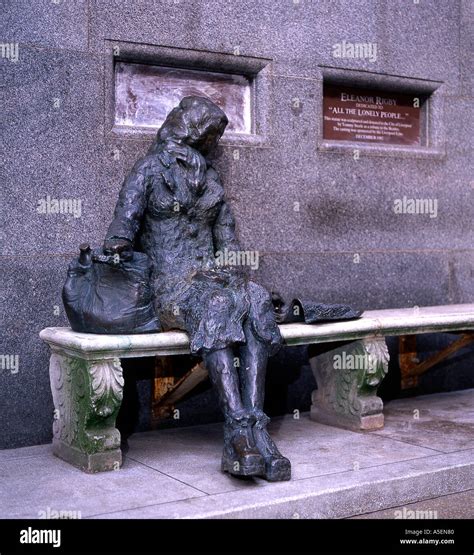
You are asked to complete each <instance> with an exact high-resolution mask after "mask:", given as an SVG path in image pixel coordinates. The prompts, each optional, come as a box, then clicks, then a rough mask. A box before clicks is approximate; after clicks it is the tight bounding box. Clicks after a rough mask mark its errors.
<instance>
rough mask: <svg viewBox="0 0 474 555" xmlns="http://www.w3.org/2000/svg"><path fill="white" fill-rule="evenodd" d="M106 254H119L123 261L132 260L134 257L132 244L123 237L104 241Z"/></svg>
mask: <svg viewBox="0 0 474 555" xmlns="http://www.w3.org/2000/svg"><path fill="white" fill-rule="evenodd" d="M103 250H104V254H107V255H109V256H111V255H112V256H113V255H116V254H118V255H119V257H120V258H121V259H122V260H130V259H131V258H132V257H133V249H132V242H131V241H130V240H129V239H124V238H122V237H112V238H111V239H106V240H105V241H104V247H103Z"/></svg>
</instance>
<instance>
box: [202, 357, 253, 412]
mask: <svg viewBox="0 0 474 555" xmlns="http://www.w3.org/2000/svg"><path fill="white" fill-rule="evenodd" d="M203 358H204V364H205V366H206V368H207V371H208V372H209V377H210V379H211V382H212V385H213V387H214V388H215V390H216V391H217V395H218V397H219V403H220V405H221V408H222V411H223V413H224V415H227V414H229V413H238V412H242V411H243V410H244V406H243V404H242V399H241V396H240V387H239V378H238V374H237V369H236V368H235V367H234V353H233V351H232V349H230V348H227V349H219V350H218V351H213V352H211V353H207V354H205V355H204V357H203Z"/></svg>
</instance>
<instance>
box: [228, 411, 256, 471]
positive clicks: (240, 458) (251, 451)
mask: <svg viewBox="0 0 474 555" xmlns="http://www.w3.org/2000/svg"><path fill="white" fill-rule="evenodd" d="M253 424H255V417H254V416H253V415H252V414H247V413H245V412H240V413H233V414H226V416H225V425H224V453H223V454H222V471H223V472H228V473H229V474H233V475H235V476H261V475H262V474H263V473H265V461H264V460H263V457H262V455H261V454H260V452H259V451H258V450H257V448H256V446H255V442H254V438H253V433H252V426H253Z"/></svg>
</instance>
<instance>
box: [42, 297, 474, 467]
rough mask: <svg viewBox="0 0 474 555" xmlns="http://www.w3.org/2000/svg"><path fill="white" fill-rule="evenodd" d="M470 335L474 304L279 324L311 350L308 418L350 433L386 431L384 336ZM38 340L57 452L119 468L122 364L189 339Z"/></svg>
mask: <svg viewBox="0 0 474 555" xmlns="http://www.w3.org/2000/svg"><path fill="white" fill-rule="evenodd" d="M473 329H474V304H465V305H450V306H438V307H423V308H418V307H414V308H406V309H394V310H377V311H367V312H365V313H364V314H363V316H362V317H361V318H360V319H357V320H348V321H339V322H332V323H324V324H311V325H310V324H300V323H293V324H282V325H281V326H280V330H281V333H282V336H283V338H284V341H285V343H286V345H289V346H295V345H310V347H309V355H310V363H311V367H312V370H313V373H314V376H315V379H316V382H317V385H318V389H317V390H315V391H314V392H313V396H312V407H311V418H312V419H313V420H316V421H318V422H322V423H325V424H329V425H334V426H340V427H344V428H349V429H353V430H374V429H379V428H381V427H383V412H382V411H383V404H382V400H381V399H380V398H379V397H378V396H377V387H378V386H379V384H380V382H381V381H382V379H383V378H384V376H385V374H386V373H387V371H388V361H389V354H388V350H387V345H386V343H385V337H387V336H397V335H398V336H400V335H409V334H420V333H430V332H458V331H461V330H473ZM40 337H41V339H42V340H43V341H45V342H46V343H47V344H48V345H49V346H50V348H51V360H50V380H51V389H52V393H53V400H54V407H55V411H54V424H53V452H54V454H55V455H57V456H58V457H60V458H62V459H64V460H66V461H68V462H70V463H71V464H74V465H75V466H78V467H79V468H81V469H82V470H84V471H86V472H100V471H103V470H113V469H118V468H120V465H121V462H122V454H121V451H120V433H119V431H118V430H117V429H116V427H115V419H116V417H117V413H118V411H119V408H120V404H121V401H122V395H123V383H124V382H123V374H122V368H121V364H120V359H121V358H135V357H148V356H154V355H158V356H172V355H179V354H186V353H189V342H188V336H187V334H186V333H184V332H179V331H172V332H162V333H155V334H146V335H95V334H85V333H77V332H74V331H72V330H71V329H69V328H46V329H44V330H43V331H41V333H40ZM331 344H332V345H331Z"/></svg>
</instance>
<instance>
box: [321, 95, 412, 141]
mask: <svg viewBox="0 0 474 555" xmlns="http://www.w3.org/2000/svg"><path fill="white" fill-rule="evenodd" d="M323 98H324V101H323V114H324V115H323V117H324V122H323V123H324V125H323V138H324V139H329V140H336V141H355V142H366V143H379V144H391V145H412V146H416V145H420V112H421V105H422V103H423V100H422V99H421V97H416V96H415V95H413V94H399V93H389V92H385V91H373V90H369V89H358V88H351V87H345V86H342V85H341V86H337V85H326V86H325V87H324V92H323Z"/></svg>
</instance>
